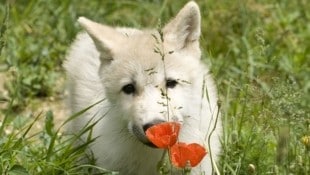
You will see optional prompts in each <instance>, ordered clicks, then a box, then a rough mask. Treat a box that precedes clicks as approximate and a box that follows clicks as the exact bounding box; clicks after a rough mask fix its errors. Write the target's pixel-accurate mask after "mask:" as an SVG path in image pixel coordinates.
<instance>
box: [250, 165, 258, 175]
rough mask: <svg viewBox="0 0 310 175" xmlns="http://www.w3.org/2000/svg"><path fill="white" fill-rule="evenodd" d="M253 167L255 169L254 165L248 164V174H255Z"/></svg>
mask: <svg viewBox="0 0 310 175" xmlns="http://www.w3.org/2000/svg"><path fill="white" fill-rule="evenodd" d="M255 169H256V167H255V165H253V164H249V166H248V170H249V173H250V174H255Z"/></svg>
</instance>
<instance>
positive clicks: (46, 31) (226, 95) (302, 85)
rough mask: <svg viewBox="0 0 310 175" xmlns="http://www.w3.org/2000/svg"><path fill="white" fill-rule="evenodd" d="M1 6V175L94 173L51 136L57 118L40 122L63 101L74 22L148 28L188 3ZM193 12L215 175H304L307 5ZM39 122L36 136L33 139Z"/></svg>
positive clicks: (269, 3)
mask: <svg viewBox="0 0 310 175" xmlns="http://www.w3.org/2000/svg"><path fill="white" fill-rule="evenodd" d="M7 2H8V4H10V5H9V6H6V3H5V2H0V20H3V22H1V23H0V25H1V29H0V51H1V52H0V54H1V56H0V71H1V72H0V75H1V76H0V78H1V80H0V82H2V83H0V107H1V112H2V113H1V114H0V173H1V174H88V173H91V171H92V166H91V165H79V164H77V161H79V160H80V158H81V154H82V153H83V151H84V149H85V146H86V145H83V146H81V147H79V148H74V147H73V146H72V143H73V142H74V140H76V138H67V137H63V136H62V135H61V132H60V131H61V129H60V130H58V128H59V127H61V125H59V124H58V125H56V126H54V123H55V118H57V117H58V115H60V114H59V112H58V111H57V108H56V109H53V108H51V109H52V110H50V111H49V112H41V111H45V110H43V108H44V109H46V108H47V109H49V107H50V106H53V105H47V106H46V105H45V106H44V107H43V106H42V104H44V103H43V102H46V101H48V102H50V103H60V102H61V100H62V98H63V93H64V88H63V80H64V72H63V70H62V68H61V64H62V62H63V60H64V57H65V53H66V50H67V47H68V46H69V45H70V43H71V42H72V40H73V39H74V36H75V35H76V33H77V32H78V31H79V30H80V28H79V27H78V25H77V23H76V19H77V17H78V16H87V17H89V18H91V19H93V20H96V21H99V22H102V23H106V24H110V25H120V26H131V27H141V26H146V27H154V26H156V24H157V23H158V19H161V21H162V22H163V23H164V22H166V21H167V20H168V19H169V18H170V17H171V16H173V15H175V14H176V12H177V11H178V10H179V9H180V8H181V7H182V6H183V5H184V4H185V2H186V1H185V0H179V1H172V0H145V1H142V0H136V1H129V0H127V1H126V0H118V1H99V0H98V1H87V0H72V1H63V0H18V1H14V0H8V1H7ZM197 2H198V4H199V5H200V8H201V12H202V20H203V21H202V25H203V27H202V39H201V41H202V49H203V55H204V58H206V61H207V62H208V63H209V64H210V65H212V71H213V74H214V76H215V78H216V80H217V85H218V88H219V94H220V97H221V101H222V111H223V116H222V117H223V121H224V123H223V124H224V126H223V128H224V136H223V154H222V158H221V161H220V162H219V168H220V171H221V173H222V174H298V175H299V174H300V175H303V174H304V175H306V174H310V108H309V106H310V76H309V75H310V25H309V21H310V11H309V9H310V4H309V3H308V2H307V0H296V1H289V0H278V1H277V0H260V1H255V0H238V1H225V0H217V1H212V0H208V1H204V0H198V1H197ZM3 84H4V86H3V87H1V86H2V85H3ZM25 111H27V112H25ZM40 112H41V113H40ZM73 117H74V116H73ZM38 122H39V123H40V125H42V127H41V128H40V129H35V130H34V131H33V129H30V128H31V127H33V126H34V125H36V124H37V123H38ZM56 123H59V121H57V122H56ZM87 129H89V128H84V130H87ZM90 142H91V140H90ZM102 172H104V171H103V170H102Z"/></svg>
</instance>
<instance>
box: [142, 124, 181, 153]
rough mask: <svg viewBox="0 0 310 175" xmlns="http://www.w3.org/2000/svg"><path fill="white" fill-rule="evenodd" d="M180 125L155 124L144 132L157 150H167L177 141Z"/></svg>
mask: <svg viewBox="0 0 310 175" xmlns="http://www.w3.org/2000/svg"><path fill="white" fill-rule="evenodd" d="M179 131H180V123H177V122H164V123H160V124H156V125H154V126H152V127H150V128H149V129H147V130H146V132H145V134H146V136H147V138H148V139H149V140H150V141H151V142H152V143H153V144H154V145H155V146H157V147H158V148H165V149H167V148H169V147H171V146H172V145H174V144H175V143H176V141H177V139H178V135H179Z"/></svg>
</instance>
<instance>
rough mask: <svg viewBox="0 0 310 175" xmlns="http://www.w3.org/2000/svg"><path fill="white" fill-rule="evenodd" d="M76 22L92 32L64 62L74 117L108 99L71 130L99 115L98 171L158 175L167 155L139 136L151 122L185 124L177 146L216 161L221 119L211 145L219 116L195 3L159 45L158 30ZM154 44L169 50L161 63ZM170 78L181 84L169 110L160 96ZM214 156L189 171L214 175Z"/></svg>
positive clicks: (174, 91)
mask: <svg viewBox="0 0 310 175" xmlns="http://www.w3.org/2000/svg"><path fill="white" fill-rule="evenodd" d="M79 23H80V24H81V25H82V27H83V28H84V29H85V30H86V32H87V33H81V34H79V35H78V36H77V39H76V40H75V42H74V43H73V44H72V47H71V49H70V51H69V54H68V57H67V60H66V62H65V64H64V67H65V69H66V71H67V74H68V84H69V93H70V98H69V100H70V107H71V110H72V113H75V112H78V111H80V110H83V109H84V108H86V107H87V106H90V105H92V104H94V103H96V102H98V101H99V100H102V99H105V100H104V101H103V102H101V103H99V104H98V105H96V106H94V107H93V108H91V109H90V110H88V111H87V112H86V114H84V115H83V116H80V117H78V118H77V119H76V120H74V121H73V122H72V123H71V125H70V128H69V130H70V132H72V133H74V132H77V131H78V130H80V129H81V128H82V127H83V126H84V125H85V124H86V123H87V122H88V121H89V120H90V119H92V118H93V117H95V119H99V118H102V119H101V120H100V122H99V123H97V125H96V126H95V128H94V131H93V137H97V136H99V137H98V138H97V140H96V141H95V143H94V144H93V145H92V147H91V149H92V151H93V152H94V155H95V157H96V159H97V164H98V165H99V166H101V167H103V168H106V169H110V170H114V171H119V172H120V173H121V174H126V175H128V174H135V175H140V174H141V175H142V174H157V172H156V166H157V163H158V161H159V160H160V158H161V156H162V150H161V149H155V148H151V147H149V146H146V145H145V144H143V143H142V142H141V141H140V140H139V139H138V138H137V137H136V134H137V133H142V136H141V137H142V138H143V137H144V136H143V129H142V126H143V125H145V124H147V123H150V122H152V121H154V120H165V121H179V122H181V123H182V127H181V132H180V136H179V141H181V142H186V143H193V142H195V143H200V144H202V145H204V146H205V147H206V148H207V149H208V150H209V152H211V153H212V156H213V158H214V160H216V159H217V155H218V153H219V151H220V143H219V136H220V133H221V127H220V126H221V122H220V119H219V121H218V124H217V127H216V132H215V134H214V135H212V139H211V147H210V148H209V147H208V143H207V139H206V138H207V136H208V135H209V134H210V131H211V128H212V127H213V126H214V124H215V118H216V116H217V112H218V109H217V95H216V94H217V92H216V88H215V86H214V83H213V80H212V78H211V76H210V75H209V73H208V72H209V71H208V69H207V67H206V66H205V65H204V64H203V63H202V62H201V60H200V56H201V51H200V48H199V36H200V12H199V8H198V6H197V4H196V3H194V2H189V3H188V4H187V5H185V7H184V8H183V9H182V10H181V11H180V12H179V13H178V15H177V16H176V18H174V19H173V20H172V21H171V22H170V23H168V24H167V25H166V26H165V27H164V28H163V30H162V31H163V34H164V35H163V36H164V42H163V43H160V42H159V43H157V42H156V39H155V38H154V36H153V35H155V36H157V39H159V38H160V36H159V34H158V32H157V31H156V30H137V29H128V28H112V27H109V26H105V25H102V24H98V23H95V22H92V21H90V20H88V19H86V18H84V17H82V18H80V19H79ZM156 47H157V48H159V49H160V50H161V52H162V53H165V57H164V60H162V58H161V56H160V54H159V53H155V52H154V49H155V48H156ZM170 51H173V53H171V52H170ZM168 52H170V53H168ZM167 78H170V79H174V80H177V81H178V84H177V85H176V87H175V88H171V89H167V96H168V98H169V100H168V101H169V102H168V107H167V106H165V105H163V104H167V98H163V96H162V92H163V91H164V92H165V89H166V87H165V83H166V79H167ZM129 83H134V85H135V88H136V92H135V94H134V95H133V94H125V93H124V92H122V87H123V86H124V85H126V84H129ZM204 85H205V86H204ZM203 92H205V93H204V96H203V95H202V94H203ZM206 92H208V93H207V94H206ZM202 96H203V97H202ZM104 114H106V115H104ZM137 130H138V131H137ZM141 131H142V132H141ZM140 139H141V138H140ZM210 155H211V154H210V153H209V154H208V155H207V156H206V157H205V158H204V160H203V161H202V162H201V163H200V165H198V166H197V167H195V168H194V169H193V170H192V174H199V173H201V172H205V173H206V174H211V171H212V166H211V162H210Z"/></svg>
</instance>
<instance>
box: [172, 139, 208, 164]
mask: <svg viewBox="0 0 310 175" xmlns="http://www.w3.org/2000/svg"><path fill="white" fill-rule="evenodd" d="M206 154H207V152H206V150H205V148H204V147H203V146H201V145H199V144H197V143H192V144H189V145H187V144H185V143H182V142H179V143H176V144H175V145H173V146H172V147H171V148H170V160H171V162H172V164H173V165H174V166H176V167H179V168H184V167H185V166H186V165H187V163H190V166H191V167H195V166H197V165H198V164H199V163H200V162H201V160H202V159H203V157H204V156H205V155H206Z"/></svg>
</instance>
